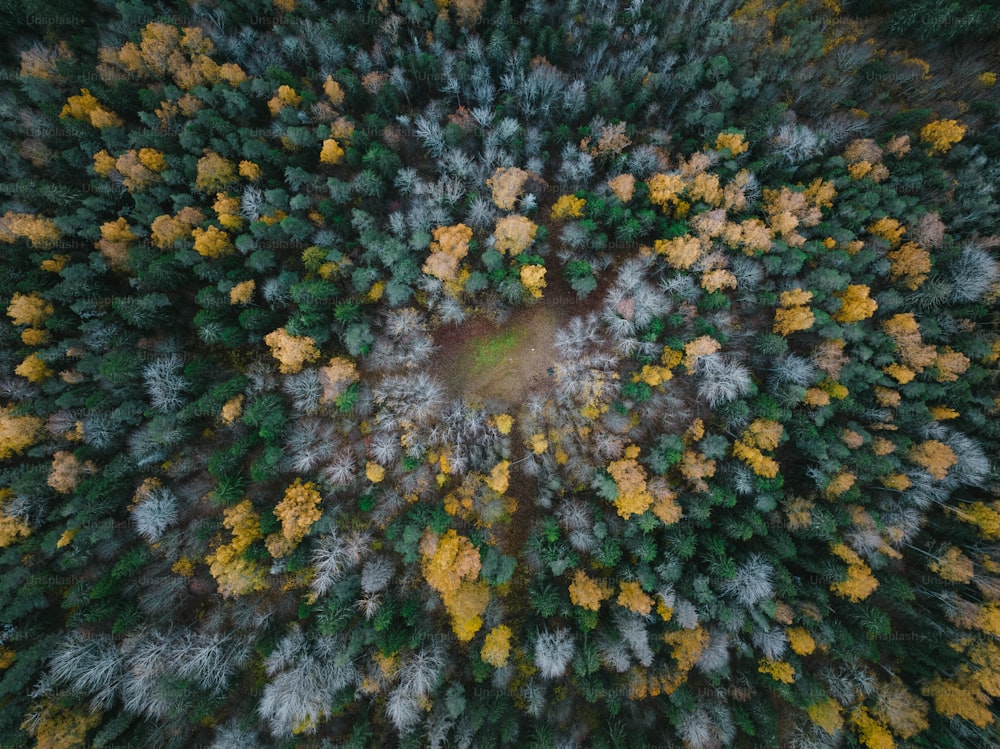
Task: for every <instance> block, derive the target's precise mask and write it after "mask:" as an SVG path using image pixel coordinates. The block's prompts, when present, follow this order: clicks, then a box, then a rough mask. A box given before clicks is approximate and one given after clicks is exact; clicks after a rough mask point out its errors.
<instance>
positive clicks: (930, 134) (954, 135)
mask: <svg viewBox="0 0 1000 749" xmlns="http://www.w3.org/2000/svg"><path fill="white" fill-rule="evenodd" d="M965 130H966V127H965V125H963V124H962V123H960V122H958V121H957V120H934V121H933V122H928V123H927V124H926V125H924V126H923V127H922V128H920V142H921V143H927V144H929V146H930V147H929V148H928V153H930V154H931V155H934V154H939V153H947V152H948V151H950V150H951V147H952V146H953V145H955V144H956V143H958V142H959V141H960V140H962V137H963V136H964V135H965Z"/></svg>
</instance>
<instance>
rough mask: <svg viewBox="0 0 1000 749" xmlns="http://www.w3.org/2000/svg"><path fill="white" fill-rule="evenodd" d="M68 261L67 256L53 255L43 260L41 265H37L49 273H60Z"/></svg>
mask: <svg viewBox="0 0 1000 749" xmlns="http://www.w3.org/2000/svg"><path fill="white" fill-rule="evenodd" d="M69 260H70V257H69V255H53V256H52V257H51V258H49V259H48V260H43V261H42V264H41V265H39V266H38V267H39V268H41V269H42V270H44V271H48V272H50V273H59V272H60V271H62V269H63V268H65V267H66V264H67V263H68V262H69Z"/></svg>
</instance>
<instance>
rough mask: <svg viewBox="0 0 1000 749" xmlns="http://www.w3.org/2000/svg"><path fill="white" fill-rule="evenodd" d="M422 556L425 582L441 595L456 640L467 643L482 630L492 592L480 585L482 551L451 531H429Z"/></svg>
mask: <svg viewBox="0 0 1000 749" xmlns="http://www.w3.org/2000/svg"><path fill="white" fill-rule="evenodd" d="M420 555H421V569H422V570H423V573H424V579H425V580H426V581H427V584H428V585H430V586H431V587H432V588H433V589H434V590H436V591H437V592H438V593H439V594H440V595H441V600H442V601H443V603H444V605H445V608H446V609H447V611H448V613H449V615H450V616H451V620H452V630H453V631H454V632H455V636H456V637H458V639H459V640H460V641H462V642H468V641H469V640H471V639H472V637H473V636H474V635H475V634H476V632H478V631H479V629H480V627H482V624H483V622H482V618H481V615H482V613H483V611H485V609H486V605H487V603H489V588H488V587H487V586H486V584H485V583H483V582H480V581H477V578H478V577H479V570H480V568H481V566H482V563H481V560H480V557H479V550H478V549H476V547H475V546H473V545H472V543H471V542H470V541H469V539H467V538H465V537H464V536H459V535H458V534H457V533H456V532H455V530H454V529H452V528H449V529H448V530H447V531H446V532H445V533H444V535H442V536H438V535H437V534H435V533H432V532H431V531H430V529H428V530H427V531H425V533H424V535H423V537H422V538H421V539H420Z"/></svg>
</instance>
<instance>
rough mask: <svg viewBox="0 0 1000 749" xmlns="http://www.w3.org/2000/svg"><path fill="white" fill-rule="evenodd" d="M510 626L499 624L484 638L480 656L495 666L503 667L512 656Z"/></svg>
mask: <svg viewBox="0 0 1000 749" xmlns="http://www.w3.org/2000/svg"><path fill="white" fill-rule="evenodd" d="M510 637H511V631H510V627H508V626H507V625H506V624H499V625H497V626H496V627H494V628H493V629H491V630H490V631H489V632H488V633H487V635H486V638H485V639H484V640H483V648H482V650H480V651H479V657H480V658H482V659H483V660H484V661H485V662H486V663H489V664H490V665H491V666H494V667H495V668H503V667H504V666H506V665H507V659H508V658H509V657H510Z"/></svg>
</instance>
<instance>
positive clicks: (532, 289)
mask: <svg viewBox="0 0 1000 749" xmlns="http://www.w3.org/2000/svg"><path fill="white" fill-rule="evenodd" d="M520 277H521V283H522V284H523V285H524V288H526V289H527V290H528V293H530V294H531V296H533V297H534V298H536V299H541V297H542V289H544V288H545V266H543V265H522V266H521V272H520Z"/></svg>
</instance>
